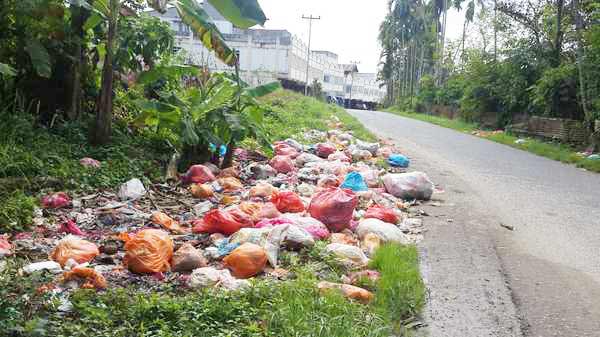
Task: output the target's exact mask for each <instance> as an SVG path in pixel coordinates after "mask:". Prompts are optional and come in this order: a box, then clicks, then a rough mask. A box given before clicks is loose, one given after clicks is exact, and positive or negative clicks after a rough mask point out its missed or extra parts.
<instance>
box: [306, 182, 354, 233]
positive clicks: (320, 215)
mask: <svg viewBox="0 0 600 337" xmlns="http://www.w3.org/2000/svg"><path fill="white" fill-rule="evenodd" d="M357 204H358V198H357V197H356V194H354V192H352V191H351V190H349V189H342V188H328V189H325V190H323V191H321V192H318V193H317V194H315V196H313V198H312V200H311V201H310V206H309V207H308V211H309V213H310V215H311V216H312V217H313V218H315V219H317V220H320V221H321V222H322V223H324V224H325V225H326V226H327V228H329V230H332V231H336V232H339V231H342V230H344V229H345V228H347V227H348V225H349V224H350V220H352V213H353V212H354V208H355V207H356V205H357Z"/></svg>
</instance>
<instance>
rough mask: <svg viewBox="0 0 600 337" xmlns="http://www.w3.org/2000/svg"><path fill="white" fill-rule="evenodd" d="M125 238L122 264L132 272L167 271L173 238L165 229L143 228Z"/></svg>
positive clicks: (171, 253) (124, 236)
mask: <svg viewBox="0 0 600 337" xmlns="http://www.w3.org/2000/svg"><path fill="white" fill-rule="evenodd" d="M122 237H123V238H124V239H125V252H126V253H125V257H124V258H123V264H124V265H125V266H126V267H127V268H129V270H131V271H132V272H134V273H138V274H146V273H160V272H165V271H169V269H170V268H171V266H170V264H169V261H171V257H172V256H173V240H171V238H170V237H169V234H168V233H167V232H165V231H162V230H158V229H144V230H142V231H140V232H138V233H136V234H135V235H133V237H131V236H129V235H123V236H122Z"/></svg>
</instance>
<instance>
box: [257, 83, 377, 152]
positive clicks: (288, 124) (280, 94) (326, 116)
mask: <svg viewBox="0 0 600 337" xmlns="http://www.w3.org/2000/svg"><path fill="white" fill-rule="evenodd" d="M261 102H262V103H263V104H265V106H266V107H267V108H268V109H270V110H271V111H270V112H267V113H266V118H265V119H266V127H267V131H268V132H269V133H270V134H271V136H272V138H273V139H281V140H283V139H285V138H289V137H295V138H297V139H298V140H302V134H303V133H304V132H305V131H307V130H310V129H316V130H321V131H327V130H330V129H332V127H330V126H329V125H328V124H327V123H328V122H329V121H330V120H331V118H332V117H334V116H335V117H337V118H339V119H340V121H341V122H342V124H343V125H344V130H348V131H352V133H353V134H354V136H355V137H358V138H359V139H362V140H366V141H376V140H377V138H376V137H375V136H374V135H373V134H372V133H370V132H369V131H368V130H367V129H366V128H365V127H364V126H363V125H362V124H361V123H360V122H359V121H358V120H357V119H356V118H354V117H352V116H351V115H350V114H348V113H347V112H346V110H344V109H343V108H340V107H339V106H337V105H334V104H327V103H324V102H321V101H319V100H316V99H314V98H312V97H306V96H304V95H301V94H298V93H295V92H293V91H289V90H278V91H276V92H274V93H272V94H270V95H267V96H265V97H263V98H261Z"/></svg>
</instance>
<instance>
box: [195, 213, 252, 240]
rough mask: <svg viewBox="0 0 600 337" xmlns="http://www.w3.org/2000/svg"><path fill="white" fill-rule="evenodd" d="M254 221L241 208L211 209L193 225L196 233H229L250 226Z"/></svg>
mask: <svg viewBox="0 0 600 337" xmlns="http://www.w3.org/2000/svg"><path fill="white" fill-rule="evenodd" d="M253 225H254V223H253V222H252V219H251V218H250V216H249V215H248V214H246V213H244V212H242V211H241V210H231V211H228V212H226V211H222V210H220V209H213V210H210V211H208V213H206V214H205V215H204V218H203V219H202V222H199V223H198V224H197V225H196V226H195V227H194V231H195V232H196V233H209V234H212V233H221V234H225V235H231V234H233V233H235V232H237V231H239V230H240V228H244V227H252V226H253Z"/></svg>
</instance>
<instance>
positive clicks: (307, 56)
mask: <svg viewBox="0 0 600 337" xmlns="http://www.w3.org/2000/svg"><path fill="white" fill-rule="evenodd" d="M302 19H305V20H308V48H307V50H306V84H305V85H304V96H308V70H309V66H310V39H311V37H312V22H313V20H321V17H320V16H312V14H311V15H309V16H306V15H302Z"/></svg>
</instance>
